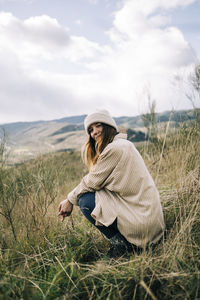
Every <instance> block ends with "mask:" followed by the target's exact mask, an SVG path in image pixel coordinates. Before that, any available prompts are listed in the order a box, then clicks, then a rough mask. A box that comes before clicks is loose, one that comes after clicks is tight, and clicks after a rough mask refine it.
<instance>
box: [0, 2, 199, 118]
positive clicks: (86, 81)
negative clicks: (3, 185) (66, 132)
mask: <svg viewBox="0 0 200 300" xmlns="http://www.w3.org/2000/svg"><path fill="white" fill-rule="evenodd" d="M199 15H200V0H0V123H9V122H15V121H33V120H41V119H43V120H51V119H57V118H62V117H66V116H72V115H80V114H87V113H90V112H93V111H94V110H96V109H101V108H104V109H108V110H109V111H110V112H111V114H112V115H113V116H122V115H127V116H131V115H138V114H141V113H143V112H145V110H146V109H147V103H148V100H147V99H148V95H150V98H151V99H154V100H155V101H156V110H157V111H159V112H161V111H165V110H171V109H175V110H178V109H189V108H191V103H190V101H189V100H188V99H187V98H186V97H185V96H184V93H183V88H182V78H183V77H185V76H186V75H187V74H188V73H190V72H191V70H192V68H193V66H194V64H195V63H197V62H198V59H199V57H200V18H199ZM177 78H178V79H179V80H177Z"/></svg>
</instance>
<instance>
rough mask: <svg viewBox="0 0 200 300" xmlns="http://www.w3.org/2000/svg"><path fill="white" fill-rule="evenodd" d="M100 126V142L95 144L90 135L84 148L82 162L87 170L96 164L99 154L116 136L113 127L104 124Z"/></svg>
mask: <svg viewBox="0 0 200 300" xmlns="http://www.w3.org/2000/svg"><path fill="white" fill-rule="evenodd" d="M101 124H102V126H103V131H102V138H101V141H100V142H99V143H98V144H96V142H95V140H94V139H93V138H92V137H91V135H89V138H88V141H87V142H86V144H85V147H84V151H83V152H84V153H83V157H84V162H85V163H86V165H87V166H88V168H89V169H90V168H91V167H92V166H94V165H95V164H96V162H97V159H98V157H99V155H100V154H101V152H102V151H103V150H104V149H105V147H106V146H107V145H108V144H109V143H111V142H112V141H113V139H114V137H115V135H116V134H117V130H116V129H115V128H114V127H112V126H110V125H107V124H104V123H101Z"/></svg>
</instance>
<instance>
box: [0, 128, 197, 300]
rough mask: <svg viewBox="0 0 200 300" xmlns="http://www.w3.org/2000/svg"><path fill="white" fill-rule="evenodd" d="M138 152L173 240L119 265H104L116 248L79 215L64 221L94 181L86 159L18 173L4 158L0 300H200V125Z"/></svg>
mask: <svg viewBox="0 0 200 300" xmlns="http://www.w3.org/2000/svg"><path fill="white" fill-rule="evenodd" d="M138 147H139V151H140V153H141V154H142V156H143V158H144V160H145V162H146V164H147V166H148V168H149V170H150V173H151V174H152V176H153V178H154V179H155V181H156V184H157V186H158V189H159V192H160V196H161V201H162V205H163V210H164V216H165V221H166V235H165V238H164V239H163V240H162V241H161V243H160V244H158V245H157V246H156V247H155V248H154V249H150V250H148V251H144V252H143V253H142V254H140V255H131V256H130V257H128V258H120V259H117V260H113V259H112V260H109V259H107V258H101V259H100V258H99V253H106V251H107V249H108V247H109V243H108V241H107V240H106V239H105V238H104V237H103V236H102V235H101V234H100V233H99V232H97V231H95V230H94V228H93V227H92V226H91V225H90V224H89V223H88V222H87V220H85V218H84V217H82V215H81V214H80V212H79V209H78V208H77V207H76V208H75V209H74V212H73V216H72V217H70V218H68V219H67V220H65V221H64V222H63V223H62V222H61V221H60V219H59V218H58V217H57V208H58V204H59V202H60V201H61V200H63V199H65V198H66V195H67V193H68V192H69V191H70V190H71V189H72V188H73V187H75V186H76V184H77V183H79V181H80V179H81V178H82V176H83V175H84V174H86V173H87V170H86V167H84V165H83V163H82V162H81V158H80V154H79V153H76V152H71V153H55V154H51V155H45V156H41V157H39V158H37V159H35V160H32V161H29V162H26V163H24V164H21V165H18V166H15V167H12V168H8V167H6V164H5V162H4V160H3V156H2V155H1V160H0V237H1V238H0V258H1V259H0V299H37V300H38V299H63V300H64V299H95V300H96V299H112V300H115V299H123V300H129V299H142V300H144V299H153V300H155V299H162V300H164V299H167V300H168V299H192V300H193V299H200V234H199V229H200V199H199V198H200V196H199V195H200V129H199V123H194V124H191V125H188V126H184V125H183V126H181V127H179V128H178V129H176V130H172V129H170V131H168V132H167V134H163V136H162V138H158V139H156V140H155V141H154V142H153V143H152V142H146V143H145V144H143V145H139V146H138ZM2 149H3V147H2ZM1 154H3V150H2V151H1Z"/></svg>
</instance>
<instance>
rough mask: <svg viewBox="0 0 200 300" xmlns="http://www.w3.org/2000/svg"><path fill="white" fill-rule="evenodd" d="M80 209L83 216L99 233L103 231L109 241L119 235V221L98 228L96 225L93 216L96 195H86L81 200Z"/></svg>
mask: <svg viewBox="0 0 200 300" xmlns="http://www.w3.org/2000/svg"><path fill="white" fill-rule="evenodd" d="M79 207H80V210H81V212H82V213H83V215H84V216H85V217H86V218H87V219H88V220H89V221H90V223H92V224H93V225H94V226H95V227H96V228H97V229H98V230H99V231H101V232H102V233H103V234H104V235H105V236H106V237H107V238H108V239H110V238H112V237H113V236H114V235H116V234H117V233H119V230H118V228H117V219H115V221H114V222H113V223H112V224H111V225H109V226H108V227H106V226H104V225H103V226H97V225H95V219H93V217H92V216H91V213H92V211H93V209H94V208H95V193H85V194H83V195H82V196H81V197H80V199H79Z"/></svg>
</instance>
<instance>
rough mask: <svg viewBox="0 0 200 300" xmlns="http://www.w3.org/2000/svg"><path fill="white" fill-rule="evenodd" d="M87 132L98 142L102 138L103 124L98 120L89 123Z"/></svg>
mask: <svg viewBox="0 0 200 300" xmlns="http://www.w3.org/2000/svg"><path fill="white" fill-rule="evenodd" d="M88 132H89V134H90V136H91V138H93V139H94V140H95V142H99V141H100V140H101V138H102V132H103V125H102V124H101V123H100V122H98V123H93V124H92V125H90V127H89V129H88Z"/></svg>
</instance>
